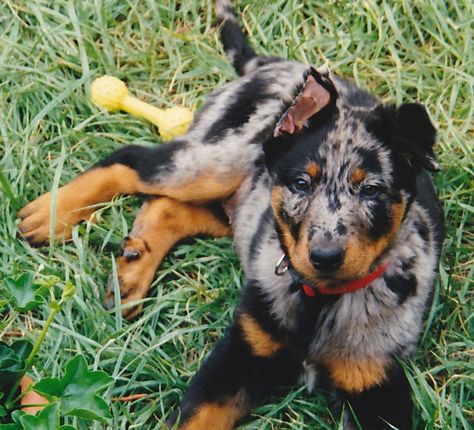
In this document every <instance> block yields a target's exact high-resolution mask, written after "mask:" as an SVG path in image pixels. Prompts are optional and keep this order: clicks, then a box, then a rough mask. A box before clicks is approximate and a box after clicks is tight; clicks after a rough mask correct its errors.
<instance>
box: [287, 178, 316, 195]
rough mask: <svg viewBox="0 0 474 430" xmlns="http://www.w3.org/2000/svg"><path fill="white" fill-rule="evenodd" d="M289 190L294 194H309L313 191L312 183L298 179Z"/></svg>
mask: <svg viewBox="0 0 474 430" xmlns="http://www.w3.org/2000/svg"><path fill="white" fill-rule="evenodd" d="M289 188H290V190H291V191H292V192H294V193H307V192H308V191H310V190H311V183H310V182H309V181H308V180H307V179H305V178H297V179H296V180H295V181H294V182H293V183H292V184H291V185H290V187H289Z"/></svg>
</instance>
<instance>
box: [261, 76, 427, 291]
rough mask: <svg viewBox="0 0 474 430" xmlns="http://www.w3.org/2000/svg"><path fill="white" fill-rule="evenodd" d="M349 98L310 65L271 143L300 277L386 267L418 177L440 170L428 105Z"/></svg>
mask: <svg viewBox="0 0 474 430" xmlns="http://www.w3.org/2000/svg"><path fill="white" fill-rule="evenodd" d="M363 94H364V93H361V95H362V97H363ZM347 100H349V99H347V98H346V99H345V100H344V99H343V97H338V90H337V85H336V84H335V83H334V81H333V80H332V79H331V76H330V74H329V72H328V71H327V70H315V69H311V71H310V72H309V74H308V75H307V76H306V77H305V84H304V86H303V88H302V89H301V91H299V93H298V94H297V96H296V97H295V100H294V101H293V103H292V105H291V106H290V107H289V108H288V109H287V110H286V112H285V113H284V114H283V116H282V117H281V118H280V120H279V121H278V123H277V125H276V127H275V132H274V137H273V138H272V139H270V140H269V141H267V142H266V144H265V157H266V164H267V167H268V169H269V171H270V173H271V175H272V180H273V183H272V191H271V193H272V199H271V201H272V209H273V212H274V216H275V219H276V224H277V228H278V232H279V235H280V241H281V243H282V246H283V248H284V250H285V252H286V253H287V255H288V257H289V259H290V261H291V264H292V266H293V267H294V269H295V270H296V271H297V272H298V273H300V274H301V275H302V276H304V277H305V278H306V279H307V280H309V281H312V282H315V283H321V282H322V283H326V284H328V285H331V284H334V285H337V284H340V283H341V282H344V281H348V280H351V279H354V278H358V277H362V276H365V275H367V274H368V273H369V272H370V271H371V270H372V269H373V268H374V267H375V266H376V265H377V264H378V262H379V261H380V260H381V259H382V258H383V256H384V254H385V253H386V251H387V250H388V248H389V247H390V244H391V243H392V242H393V240H394V238H395V237H396V235H397V232H398V231H399V229H400V227H401V225H402V223H403V220H404V217H405V215H406V214H407V211H408V210H409V208H410V205H411V204H412V202H413V199H414V197H415V179H416V175H417V173H418V172H419V171H420V169H421V168H426V169H429V170H435V169H436V163H435V161H434V155H433V149H432V148H433V145H434V143H435V135H436V131H435V129H434V127H433V125H432V123H431V121H430V119H429V117H428V115H427V113H426V110H425V108H424V107H423V106H422V105H419V104H403V105H401V106H400V107H398V108H396V107H394V106H391V105H384V104H378V105H375V106H374V107H370V108H361V105H359V106H354V105H351V104H350V103H349V102H348V101H347Z"/></svg>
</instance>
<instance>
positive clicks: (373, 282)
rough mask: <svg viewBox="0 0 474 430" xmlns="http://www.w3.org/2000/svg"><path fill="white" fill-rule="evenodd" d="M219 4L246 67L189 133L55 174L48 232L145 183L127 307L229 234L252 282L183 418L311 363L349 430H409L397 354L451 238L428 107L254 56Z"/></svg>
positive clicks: (306, 369) (224, 420)
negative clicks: (171, 253) (192, 249)
mask: <svg viewBox="0 0 474 430" xmlns="http://www.w3.org/2000/svg"><path fill="white" fill-rule="evenodd" d="M217 11H218V19H219V22H220V23H221V29H222V39H223V42H224V47H225V50H226V52H227V54H228V55H229V57H230V58H231V60H232V63H233V64H234V66H235V68H236V70H237V71H238V72H239V74H240V75H241V77H240V78H238V79H236V80H235V81H233V82H230V83H229V84H227V85H225V86H223V87H221V88H219V89H218V90H216V91H215V92H214V93H213V94H211V95H210V97H209V100H208V102H207V103H206V104H205V105H204V106H203V108H202V109H201V110H200V112H199V113H198V114H197V116H196V119H195V122H194V123H193V125H192V127H191V128H190V130H189V132H188V133H187V134H186V135H184V136H183V137H181V138H179V139H176V140H175V141H174V142H172V143H169V144H166V145H159V146H157V147H153V148H146V147H139V146H129V147H126V148H123V149H121V150H119V151H117V152H115V153H114V154H112V155H111V156H110V157H108V158H106V159H105V160H103V161H101V162H100V163H98V164H97V165H95V166H93V167H92V168H91V169H90V170H88V171H86V172H85V173H84V174H82V175H80V176H79V177H78V178H76V179H75V180H74V181H72V182H71V183H69V184H67V185H65V186H63V187H61V188H60V189H59V190H58V193H57V204H56V222H55V224H54V233H55V237H62V238H66V239H67V238H69V237H70V233H71V229H72V226H73V225H74V224H76V223H78V222H79V221H81V220H84V219H87V218H89V217H90V215H91V214H92V213H93V211H94V208H93V207H92V205H94V204H96V203H99V202H103V201H106V200H109V199H111V198H112V197H113V196H114V195H116V194H118V193H122V194H145V195H148V196H149V198H148V199H147V200H146V201H145V203H144V205H143V208H142V210H141V211H140V213H139V215H138V217H137V220H136V222H135V224H134V227H133V230H132V232H131V234H130V236H129V237H128V238H126V239H125V241H124V245H123V250H122V256H121V257H120V259H119V267H118V272H119V273H118V274H119V282H120V288H121V303H122V304H125V305H128V304H130V305H129V306H128V307H127V306H125V307H124V313H125V315H127V316H128V317H132V316H134V315H136V313H137V312H138V311H139V310H140V304H137V303H136V300H137V299H141V298H143V297H144V296H145V295H146V293H147V291H148V288H149V286H150V283H151V281H152V278H153V274H154V272H155V270H156V268H157V267H158V265H159V263H160V261H161V259H162V258H163V256H164V255H165V254H166V252H167V251H168V250H169V249H170V248H171V247H172V246H173V245H174V244H175V243H176V242H177V241H179V240H180V239H183V238H185V237H189V236H194V235H196V234H202V233H204V234H210V235H214V236H222V235H228V234H233V235H234V238H235V246H236V248H237V251H238V253H239V256H240V260H241V262H242V266H243V268H244V269H245V272H246V276H247V283H246V287H245V288H244V290H243V292H242V298H241V302H240V304H239V306H238V308H237V309H236V311H235V317H234V321H233V322H232V324H231V325H230V327H229V328H228V329H227V331H226V333H225V335H224V337H223V338H222V339H221V340H220V341H219V342H218V343H217V344H216V346H215V348H214V350H213V352H212V353H211V354H210V356H209V357H208V358H207V360H206V361H205V362H204V364H203V365H202V367H201V369H200V370H199V372H198V373H197V375H196V376H195V377H194V379H193V380H192V382H191V385H190V387H189V390H188V392H187V393H186V395H185V397H184V399H183V401H182V404H181V407H180V414H179V417H180V418H179V419H180V424H179V426H180V427H179V428H180V429H186V430H190V429H193V430H195V429H202V430H208V429H217V430H219V429H231V428H233V427H235V425H236V423H238V422H239V421H240V420H241V419H242V418H244V417H245V416H246V415H247V414H248V413H249V412H250V411H251V410H252V408H254V407H255V406H256V405H258V404H259V403H260V402H262V401H263V400H264V399H265V398H266V397H267V396H268V395H270V394H271V393H272V392H274V391H275V389H276V388H277V387H280V386H285V385H290V384H294V383H295V382H297V380H298V379H299V378H300V377H301V376H302V375H306V381H307V383H308V385H309V386H310V388H312V386H313V385H314V381H315V380H316V379H315V375H316V374H318V375H319V376H318V378H317V379H318V382H319V383H320V384H321V385H322V386H325V387H326V388H329V389H331V390H333V392H334V393H335V395H336V396H335V397H336V398H337V399H338V402H337V403H338V404H339V405H343V404H345V403H346V404H350V408H349V407H346V408H345V411H346V417H345V428H346V429H351V428H356V427H357V425H360V427H362V428H364V429H385V428H393V427H391V426H395V427H398V428H401V429H408V428H410V427H411V414H412V402H411V399H410V392H409V385H408V382H407V379H406V377H405V375H404V373H403V370H402V368H401V365H400V360H405V359H407V358H408V357H409V356H410V354H412V353H413V351H414V349H415V347H416V343H417V341H418V338H419V335H420V332H421V330H422V326H423V321H424V315H425V311H426V309H427V307H428V306H429V304H430V299H431V296H432V292H433V287H434V284H435V282H436V277H437V267H438V261H439V255H440V248H441V242H442V239H443V221H442V211H441V209H440V205H439V203H438V199H437V197H436V193H435V190H434V188H433V184H432V182H431V179H430V177H429V175H428V173H427V170H435V169H436V163H435V161H434V155H433V145H434V143H435V134H436V133H435V129H434V127H433V125H432V124H431V122H430V119H429V117H428V115H427V113H426V110H425V108H424V107H423V106H421V105H419V104H403V105H401V106H399V107H395V106H392V105H385V104H382V103H380V102H379V101H378V100H377V99H376V98H374V97H373V96H371V95H369V94H367V93H366V92H364V91H362V90H360V89H358V88H356V87H354V86H353V85H351V84H350V83H348V82H346V81H344V80H342V79H339V78H336V77H333V76H332V75H331V73H330V72H329V71H328V69H327V68H325V67H323V68H319V69H315V68H308V67H307V66H303V65H301V64H298V63H294V62H289V61H285V60H282V59H279V58H269V57H259V56H257V55H256V54H255V53H254V51H253V50H252V49H251V48H250V47H249V45H248V44H247V42H246V40H245V37H244V36H243V34H242V32H241V31H240V29H239V27H238V25H237V24H236V20H235V17H234V16H233V15H232V11H231V9H230V7H229V5H228V4H227V2H226V1H218V2H217ZM51 200H52V199H51V195H50V193H48V194H45V195H43V196H41V197H39V198H38V199H36V200H35V201H33V202H32V203H30V204H29V205H27V206H26V207H25V208H23V209H22V210H21V211H20V217H21V218H22V222H21V224H20V230H21V232H22V234H23V235H24V237H26V238H27V239H28V240H29V241H31V242H32V243H34V244H40V243H43V242H46V241H47V240H49V232H50V223H51V220H50V213H51ZM223 208H224V210H223ZM228 218H230V221H231V228H230V227H229V222H228V221H229V219H228ZM107 302H108V305H110V306H112V305H113V304H114V297H113V293H112V292H111V290H109V293H108V297H107ZM348 411H351V412H350V413H349V412H348ZM175 419H176V418H175Z"/></svg>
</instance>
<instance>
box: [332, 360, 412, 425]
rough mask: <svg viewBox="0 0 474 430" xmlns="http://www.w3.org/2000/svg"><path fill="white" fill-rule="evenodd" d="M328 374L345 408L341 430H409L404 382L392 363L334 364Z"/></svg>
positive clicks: (409, 403) (409, 405) (409, 409)
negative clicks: (343, 424) (342, 428)
mask: <svg viewBox="0 0 474 430" xmlns="http://www.w3.org/2000/svg"><path fill="white" fill-rule="evenodd" d="M328 369H329V374H330V378H331V380H332V383H333V385H334V386H335V387H336V390H337V393H338V397H339V398H340V399H341V401H342V402H343V403H344V404H345V426H344V429H348V430H352V429H354V430H355V429H359V428H361V429H363V430H390V429H394V428H396V429H399V430H409V429H411V428H412V427H411V421H412V410H413V404H412V400H411V397H410V387H409V383H408V380H407V378H406V376H405V374H404V372H403V370H402V369H401V367H400V366H399V364H397V363H395V362H393V361H392V360H383V359H381V360H374V359H371V360H334V361H332V362H331V363H330V364H329V366H328Z"/></svg>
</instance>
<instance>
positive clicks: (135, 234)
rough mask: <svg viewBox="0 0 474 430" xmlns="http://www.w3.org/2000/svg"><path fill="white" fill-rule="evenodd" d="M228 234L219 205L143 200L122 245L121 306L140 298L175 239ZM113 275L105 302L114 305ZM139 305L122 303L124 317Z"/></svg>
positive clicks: (169, 200) (131, 314)
mask: <svg viewBox="0 0 474 430" xmlns="http://www.w3.org/2000/svg"><path fill="white" fill-rule="evenodd" d="M230 234H231V229H230V225H229V222H228V219H227V217H226V215H225V213H224V211H223V210H222V208H221V207H220V205H219V204H217V203H216V204H211V205H206V206H204V205H193V204H190V203H183V202H180V201H178V200H175V199H170V198H168V197H158V198H150V199H147V200H146V201H145V203H144V204H143V206H142V208H141V209H140V212H139V214H138V216H137V218H136V220H135V223H134V225H133V229H132V231H131V232H130V235H129V236H128V237H126V238H125V239H124V241H123V244H122V253H121V256H120V257H119V258H118V261H117V276H118V281H119V285H120V295H121V303H122V305H126V304H128V303H132V302H134V301H137V300H140V299H143V298H144V297H145V296H146V295H147V292H148V290H149V288H150V285H151V282H152V280H153V276H154V274H155V272H156V269H157V268H158V266H159V265H160V263H161V261H162V259H163V258H164V257H165V255H166V254H167V253H168V251H169V250H170V249H171V248H172V247H173V245H175V243H176V242H178V241H180V240H183V239H186V238H189V237H193V236H196V235H209V236H214V237H222V236H229V235H230ZM112 281H113V277H112V276H111V279H110V282H109V289H108V291H107V297H106V305H107V307H109V308H110V307H112V306H114V303H115V300H114V292H113V287H112ZM141 308H142V304H141V303H138V304H134V305H132V304H131V305H130V306H124V308H123V310H122V314H123V316H125V317H126V318H133V317H135V316H136V315H137V314H138V312H140V310H141Z"/></svg>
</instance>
